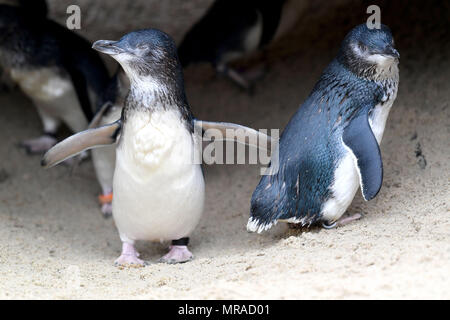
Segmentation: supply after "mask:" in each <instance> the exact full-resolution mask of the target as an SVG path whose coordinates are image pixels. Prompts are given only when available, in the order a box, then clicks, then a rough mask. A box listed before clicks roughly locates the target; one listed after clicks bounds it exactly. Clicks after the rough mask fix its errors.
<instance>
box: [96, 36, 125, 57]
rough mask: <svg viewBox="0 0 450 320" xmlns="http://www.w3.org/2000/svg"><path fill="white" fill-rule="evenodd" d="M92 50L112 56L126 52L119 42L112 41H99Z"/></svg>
mask: <svg viewBox="0 0 450 320" xmlns="http://www.w3.org/2000/svg"><path fill="white" fill-rule="evenodd" d="M92 48H93V49H95V50H97V51H100V52H102V53H105V54H109V55H111V56H113V55H116V54H119V53H123V52H125V50H123V49H122V48H121V47H120V46H119V45H118V41H110V40H98V41H96V42H94V44H93V45H92Z"/></svg>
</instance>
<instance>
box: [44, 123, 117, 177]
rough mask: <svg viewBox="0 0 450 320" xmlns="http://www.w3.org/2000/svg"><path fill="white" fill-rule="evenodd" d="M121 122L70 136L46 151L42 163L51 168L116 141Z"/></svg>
mask: <svg viewBox="0 0 450 320" xmlns="http://www.w3.org/2000/svg"><path fill="white" fill-rule="evenodd" d="M121 124H122V123H121V120H117V121H116V122H113V123H111V124H108V125H105V126H102V127H99V128H95V129H88V130H85V131H82V132H79V133H77V134H74V135H73V136H70V137H68V138H67V139H65V140H63V141H61V142H60V143H58V144H56V145H55V146H54V147H53V148H51V149H50V150H48V151H47V152H46V153H45V155H44V157H43V158H42V160H41V165H42V166H43V167H45V168H50V167H53V166H55V165H57V164H58V163H60V162H62V161H64V160H66V159H68V158H70V157H73V156H75V155H77V154H79V153H81V152H83V151H85V150H88V149H92V148H95V147H100V146H106V145H110V144H113V143H115V142H116V140H117V137H118V135H119V133H120V129H121Z"/></svg>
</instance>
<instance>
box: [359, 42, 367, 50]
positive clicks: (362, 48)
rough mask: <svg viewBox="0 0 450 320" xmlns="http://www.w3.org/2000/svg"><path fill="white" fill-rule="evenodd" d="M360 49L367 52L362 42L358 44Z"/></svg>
mask: <svg viewBox="0 0 450 320" xmlns="http://www.w3.org/2000/svg"><path fill="white" fill-rule="evenodd" d="M358 48H359V50H361V51H367V46H366V45H365V44H363V43H362V42H358Z"/></svg>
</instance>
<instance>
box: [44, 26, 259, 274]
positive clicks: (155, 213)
mask: <svg viewBox="0 0 450 320" xmlns="http://www.w3.org/2000/svg"><path fill="white" fill-rule="evenodd" d="M93 48H94V49H96V50H98V51H100V52H103V53H105V54H108V55H110V56H112V57H113V58H114V59H116V60H117V61H118V62H119V64H120V65H121V66H122V68H123V69H124V71H125V73H126V74H127V76H128V78H129V80H130V92H129V94H128V96H127V98H126V102H125V106H124V108H123V111H122V116H121V118H120V119H119V120H117V121H116V122H114V123H112V124H108V125H105V126H102V127H99V128H96V129H89V130H86V131H83V132H81V133H78V134H75V135H73V136H71V137H69V138H67V139H66V140H64V141H62V142H60V143H58V144H57V145H55V146H54V147H53V148H52V149H50V150H49V151H48V152H47V153H46V154H45V155H44V157H43V159H42V165H43V166H44V167H50V166H53V165H55V164H57V163H59V162H61V161H63V160H64V159H67V158H68V157H71V156H73V155H75V154H78V153H80V152H82V151H83V150H86V149H89V148H93V147H96V146H102V145H110V144H114V143H115V142H116V141H117V140H118V142H117V148H116V165H115V171H114V180H113V190H114V198H113V203H112V206H113V218H114V220H115V223H116V226H117V229H118V231H119V234H120V238H121V240H122V243H123V246H122V254H121V256H120V257H119V258H118V259H117V260H116V262H115V264H116V265H125V264H137V265H143V264H144V261H143V260H141V259H139V258H138V256H139V254H138V253H137V251H136V250H135V248H134V243H135V241H137V240H149V241H164V240H172V245H171V247H170V251H169V253H168V254H166V255H165V256H164V257H162V258H161V259H160V261H162V262H167V263H178V262H186V261H189V260H190V259H192V253H191V252H190V251H189V250H188V249H187V244H188V241H189V238H188V237H189V235H190V234H191V233H192V232H193V230H194V228H195V227H196V225H197V224H198V222H199V219H200V217H201V215H202V212H203V206H204V197H205V185H204V179H203V173H202V170H201V166H200V164H196V163H195V162H193V159H194V157H193V156H194V152H196V150H195V149H196V148H195V146H196V142H197V140H198V139H201V137H198V136H197V135H195V134H194V126H200V127H202V128H203V129H205V130H206V128H217V129H218V130H220V131H221V132H224V131H225V130H226V129H232V130H235V129H241V130H242V129H244V128H245V127H242V126H239V125H234V124H229V123H214V122H205V121H198V120H196V119H195V118H194V117H193V114H192V112H191V110H190V108H189V104H188V102H187V99H186V95H185V92H184V80H183V71H182V68H181V64H180V63H179V60H178V56H177V52H176V46H175V44H174V42H173V40H172V39H171V38H170V37H169V36H168V35H167V34H165V33H164V32H162V31H159V30H156V29H146V30H139V31H135V32H131V33H129V34H127V35H125V36H124V37H122V38H121V39H120V40H119V41H107V40H99V41H97V42H95V43H94V45H93ZM245 130H246V131H247V132H246V134H247V136H252V135H253V137H255V138H256V139H260V138H263V139H264V138H267V136H265V135H263V134H260V133H259V132H257V131H255V130H253V129H250V128H245ZM251 140H253V139H249V141H251ZM253 141H255V140H253ZM249 143H251V142H249Z"/></svg>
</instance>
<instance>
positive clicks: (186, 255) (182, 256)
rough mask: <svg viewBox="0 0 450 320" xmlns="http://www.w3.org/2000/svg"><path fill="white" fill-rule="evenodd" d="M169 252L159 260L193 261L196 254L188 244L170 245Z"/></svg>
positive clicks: (166, 261)
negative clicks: (193, 253) (190, 249)
mask: <svg viewBox="0 0 450 320" xmlns="http://www.w3.org/2000/svg"><path fill="white" fill-rule="evenodd" d="M169 249H170V250H169V252H168V253H167V254H166V255H165V256H163V257H162V258H161V259H159V262H164V263H169V264H174V263H183V262H188V261H191V260H192V259H193V258H194V256H193V255H192V253H191V252H190V251H189V250H188V248H187V246H175V245H172V246H170V247H169Z"/></svg>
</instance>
